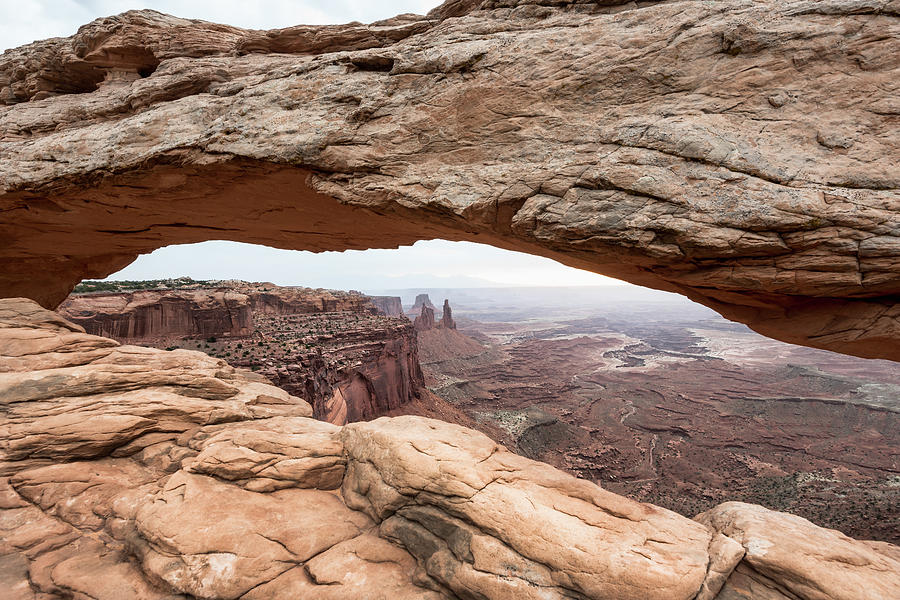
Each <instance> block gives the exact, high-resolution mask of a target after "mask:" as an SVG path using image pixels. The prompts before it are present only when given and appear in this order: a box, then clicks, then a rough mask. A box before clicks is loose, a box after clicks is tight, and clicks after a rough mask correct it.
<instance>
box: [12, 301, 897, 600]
mask: <svg viewBox="0 0 900 600" xmlns="http://www.w3.org/2000/svg"><path fill="white" fill-rule="evenodd" d="M73 349H77V350H78V351H77V352H75V351H73ZM136 355H139V356H140V357H141V360H140V368H139V369H138V368H135V365H136V361H135V356H136ZM113 367H117V368H113ZM188 373H191V374H192V375H188ZM192 381H193V384H192ZM63 384H65V385H63ZM123 390H124V391H123ZM161 398H162V399H163V400H165V402H163V401H162V400H161ZM0 406H2V409H3V411H2V413H0V430H2V432H3V433H4V435H3V436H2V437H0V465H2V468H3V471H2V475H0V585H2V586H3V589H4V590H9V593H10V594H12V596H11V597H13V598H27V599H29V600H36V599H40V600H49V599H55V598H96V599H100V600H121V598H141V599H154V600H163V599H168V600H171V599H175V598H203V599H237V598H242V599H244V600H258V599H268V598H283V597H291V596H296V597H302V598H304V599H306V598H310V599H321V600H343V599H348V600H349V599H351V598H352V599H356V598H371V599H379V600H413V599H416V600H438V599H441V598H443V599H448V600H453V599H464V600H468V599H479V600H483V599H488V600H504V599H508V598H533V599H535V600H537V599H541V600H544V599H548V598H556V599H564V598H566V599H572V598H575V599H592V600H623V599H635V600H637V599H642V600H647V599H659V600H663V599H664V600H711V599H714V598H718V599H719V600H737V599H741V600H744V599H753V600H769V599H784V598H787V599H790V600H796V599H797V598H800V599H802V600H826V599H827V600H863V599H867V600H873V599H876V600H887V599H889V598H890V599H893V598H896V597H898V595H900V575H898V574H900V549H898V548H897V547H895V546H891V545H888V544H883V543H872V542H860V541H856V540H852V539H850V538H847V537H846V536H843V535H841V534H839V533H838V532H835V531H831V530H826V529H822V528H819V527H817V526H815V525H813V524H812V523H810V522H808V521H806V520H804V519H800V518H798V517H794V516H792V515H787V514H783V513H776V512H772V511H768V510H766V509H763V508H761V507H758V506H753V505H744V504H739V503H726V504H723V505H721V506H719V507H717V508H716V509H714V510H712V511H709V512H707V513H704V514H703V515H700V516H698V517H697V519H696V520H690V519H687V518H685V517H682V516H680V515H678V514H676V513H673V512H670V511H668V510H665V509H662V508H659V507H655V506H652V505H648V504H641V503H638V502H635V501H633V500H629V499H627V498H624V497H621V496H617V495H616V494H613V493H610V492H607V491H605V490H603V489H602V488H600V487H598V486H596V485H594V484H592V483H589V482H587V481H583V480H579V479H576V478H574V477H572V476H570V475H567V474H565V473H563V472H561V471H558V470H556V469H554V468H552V467H550V466H548V465H546V464H543V463H539V462H536V461H532V460H529V459H526V458H523V457H521V456H517V455H514V454H512V453H510V452H508V451H507V450H506V449H505V448H503V447H502V446H499V445H497V444H496V443H494V442H493V441H491V440H490V439H489V438H487V437H486V436H484V435H482V434H480V433H478V432H475V431H473V430H470V429H466V428H464V427H461V426H458V425H451V424H448V423H444V422H441V421H436V420H432V419H426V418H422V417H411V416H406V417H396V418H386V417H383V418H380V419H377V420H375V421H371V422H367V423H354V424H350V425H346V426H344V427H338V426H335V425H331V424H328V423H323V422H320V421H316V420H313V419H310V418H309V416H308V415H309V414H310V411H311V409H310V407H309V405H308V404H307V403H305V402H304V401H302V400H300V399H298V398H293V397H291V396H289V395H288V394H287V393H286V392H283V391H282V390H279V389H278V388H275V387H273V386H271V385H268V384H265V383H263V382H261V381H258V380H257V379H256V378H255V376H254V375H253V374H252V373H250V372H244V371H240V370H235V369H233V368H231V367H229V366H228V365H227V364H225V363H224V362H223V361H219V360H215V359H212V358H210V357H208V356H205V355H203V354H201V353H198V352H189V351H172V352H166V351H162V350H152V349H146V348H144V349H142V348H138V347H131V346H119V345H117V344H116V343H115V342H113V341H111V340H108V339H105V338H101V337H97V336H91V335H88V334H85V333H83V332H81V331H79V328H78V326H76V325H73V324H71V323H67V322H66V321H64V320H62V319H60V318H59V317H58V316H57V315H55V314H54V313H52V312H50V311H47V310H45V309H42V308H41V307H39V306H38V305H37V304H36V303H35V302H33V301H31V300H26V299H4V300H0ZM71 415H75V416H71ZM63 417H66V418H64V419H63ZM76 417H77V418H76ZM54 419H57V420H54ZM58 419H63V420H62V421H58ZM136 423H137V425H136Z"/></svg>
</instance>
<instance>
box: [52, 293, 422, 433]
mask: <svg viewBox="0 0 900 600" xmlns="http://www.w3.org/2000/svg"><path fill="white" fill-rule="evenodd" d="M119 285H120V286H124V287H127V288H136V287H137V282H124V283H122V284H119ZM188 285H189V287H188V288H187V289H184V288H183V289H176V290H172V289H151V290H135V291H128V292H111V293H89V294H73V295H71V296H70V297H69V298H68V299H66V301H65V302H63V303H62V305H60V307H59V312H60V314H61V315H63V316H64V317H66V318H67V319H70V320H71V321H72V322H74V323H77V324H79V325H80V326H81V327H83V328H84V329H85V331H87V332H88V333H91V334H93V335H99V336H107V337H111V338H113V339H115V340H117V341H119V342H130V343H139V344H141V345H145V346H153V347H157V348H164V349H168V350H175V349H177V348H190V349H197V350H201V349H202V350H203V351H205V352H206V353H207V354H210V355H212V356H215V357H219V358H223V359H225V360H226V361H228V363H229V364H231V365H233V366H236V367H243V368H247V369H251V370H253V371H256V372H258V373H259V374H260V375H262V376H264V377H266V379H267V380H268V381H270V382H272V383H274V384H275V385H277V386H278V387H280V388H282V389H284V390H286V391H288V392H290V393H291V394H293V395H295V396H298V397H300V398H303V399H304V400H306V401H307V402H309V404H310V405H311V406H312V408H313V416H314V417H315V418H317V419H322V420H325V421H328V422H330V423H334V424H337V425H344V424H346V423H349V422H353V421H361V420H367V419H372V418H374V417H377V416H381V415H384V414H387V413H388V412H390V411H391V410H394V409H399V408H400V407H401V406H403V405H405V404H408V403H413V402H415V401H417V400H418V401H420V402H418V404H424V405H426V406H433V405H435V404H439V403H440V400H439V399H437V398H433V397H432V396H431V394H430V393H429V392H428V390H426V389H425V385H424V380H423V376H422V371H421V368H420V366H419V359H418V349H417V339H416V335H415V330H414V327H413V325H412V324H411V323H410V322H409V321H408V320H407V319H406V318H405V317H403V316H402V312H401V313H400V317H399V318H398V317H396V316H389V315H386V314H384V312H383V311H382V310H381V309H379V308H378V305H381V306H385V307H386V308H387V309H388V310H391V311H392V312H394V313H396V312H397V307H398V306H400V299H399V298H395V297H394V298H390V297H378V298H375V299H373V298H370V297H369V296H365V295H363V294H360V293H358V292H341V291H336V290H321V289H318V290H313V289H308V288H300V287H281V286H276V285H274V284H271V283H248V282H243V281H222V282H204V283H203V284H193V283H192V282H190V280H188Z"/></svg>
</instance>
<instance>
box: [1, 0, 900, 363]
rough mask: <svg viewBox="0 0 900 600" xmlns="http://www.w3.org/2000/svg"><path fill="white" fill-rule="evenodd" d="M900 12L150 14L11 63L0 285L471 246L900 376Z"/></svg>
mask: <svg viewBox="0 0 900 600" xmlns="http://www.w3.org/2000/svg"><path fill="white" fill-rule="evenodd" d="M898 14H900V11H898V9H897V3H896V1H889V0H866V1H853V2H848V1H846V0H821V1H817V2H808V1H806V0H789V1H776V0H764V1H760V2H745V1H743V0H723V1H721V2H702V1H698V0H689V1H684V2H668V1H661V2H654V1H648V2H625V1H624V0H605V1H603V2H581V1H573V2H557V1H552V2H551V1H549V0H548V1H544V0H503V1H499V0H451V1H449V2H446V3H444V4H443V5H441V6H440V7H438V8H436V9H434V10H433V11H431V12H430V13H429V14H428V15H427V16H417V15H401V16H399V17H395V18H393V19H388V20H385V21H379V22H377V23H372V24H370V25H362V24H357V23H353V24H348V25H329V26H321V27H314V26H296V27H288V28H285V29H278V30H273V31H268V32H262V31H250V30H243V29H239V28H235V27H229V26H224V25H215V24H211V23H206V22H202V21H195V20H188V19H180V18H176V17H171V16H168V15H163V14H160V13H157V12H154V11H132V12H127V13H124V14H121V15H118V16H114V17H107V18H103V19H98V20H96V21H93V22H92V23H89V24H88V25H85V26H84V27H82V28H80V29H79V30H78V32H77V33H76V34H75V35H74V36H71V37H69V38H54V39H51V40H45V41H41V42H35V43H33V44H29V45H27V46H23V47H21V48H16V49H13V50H9V51H7V52H5V53H4V54H3V55H2V56H0V144H2V152H0V212H2V214H3V215H4V216H3V220H2V222H0V239H3V240H4V241H5V243H4V244H3V246H2V247H0V265H2V267H0V296H4V297H11V296H25V297H29V298H33V299H36V300H38V301H39V302H40V303H41V304H42V305H43V306H45V307H55V306H56V305H58V304H59V303H60V302H61V301H62V300H63V299H64V298H65V297H66V295H67V294H68V292H69V291H70V290H71V289H72V287H73V286H74V285H75V284H76V283H77V282H78V281H80V280H81V279H84V278H87V277H100V276H105V275H108V274H110V273H113V272H115V271H117V270H119V269H120V268H122V267H123V266H125V265H127V264H128V263H130V262H131V261H133V260H134V259H135V257H137V256H138V255H139V254H142V253H146V252H150V251H152V250H154V249H156V248H159V247H162V246H165V245H168V244H178V243H189V242H199V241H202V240H209V239H229V240H238V241H244V242H250V243H257V244H267V245H270V246H277V247H281V248H294V249H307V250H344V249H363V248H385V247H396V246H397V245H400V244H409V243H412V242H414V241H416V240H419V239H432V238H443V239H448V240H470V241H477V242H483V243H488V244H493V245H496V246H499V247H502V248H508V249H513V250H520V251H523V252H529V253H533V254H538V255H542V256H547V257H550V258H553V259H555V260H558V261H560V262H562V263H564V264H567V265H571V266H574V267H578V268H583V269H588V270H592V271H595V272H598V273H603V274H606V275H610V276H613V277H617V278H620V279H624V280H626V281H630V282H633V283H636V284H639V285H644V286H649V287H653V288H657V289H662V290H668V291H673V292H677V293H680V294H684V295H686V296H688V297H689V298H691V299H693V300H695V301H697V302H700V303H703V304H705V305H707V306H709V307H712V308H714V309H715V310H717V311H719V312H720V313H721V314H723V315H725V316H726V317H728V318H730V319H734V320H737V321H740V322H743V323H746V324H748V325H749V326H750V327H752V328H753V329H755V330H756V331H758V332H760V333H763V334H765V335H769V336H771V337H775V338H777V339H780V340H784V341H788V342H793V343H798V344H805V345H809V346H815V347H818V348H826V349H830V350H835V351H838V352H845V353H849V354H855V355H858V356H864V357H881V358H890V359H894V360H900V343H898V340H900V302H898V296H900V268H898V265H900V232H898V229H897V223H898V222H900V218H898V215H900V192H898V190H900V170H898V169H897V168H896V166H897V164H900V120H898V119H897V115H898V110H900V109H898V107H897V101H896V98H897V97H898V96H900V66H898V63H897V60H896V57H897V56H900V20H898V18H897V15H898Z"/></svg>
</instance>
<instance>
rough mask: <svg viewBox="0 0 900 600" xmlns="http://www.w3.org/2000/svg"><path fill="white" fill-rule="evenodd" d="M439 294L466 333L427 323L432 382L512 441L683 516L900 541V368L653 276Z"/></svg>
mask: <svg viewBox="0 0 900 600" xmlns="http://www.w3.org/2000/svg"><path fill="white" fill-rule="evenodd" d="M431 294H432V296H433V297H441V298H443V297H449V298H450V301H451V303H452V304H453V307H454V311H455V312H454V315H455V316H456V320H457V323H458V324H459V332H460V333H463V334H466V335H465V336H459V335H458V336H456V337H454V338H448V337H446V336H444V337H441V336H440V335H438V336H436V337H428V336H423V335H421V334H420V336H419V354H420V359H421V362H422V367H423V370H424V372H425V377H426V384H427V385H428V386H429V388H430V389H431V390H432V391H433V392H435V393H436V394H437V395H439V396H441V397H442V398H444V399H445V400H447V401H449V402H451V403H452V404H454V405H455V406H456V407H458V408H460V409H461V410H462V411H463V412H464V413H466V414H467V415H469V416H470V417H472V418H473V419H474V420H476V421H477V422H478V423H480V425H481V426H482V427H483V428H484V430H485V431H487V432H488V433H489V434H491V433H493V435H494V436H495V437H498V434H497V429H498V428H499V429H500V430H501V431H500V434H499V439H500V441H501V442H503V443H505V444H507V445H509V446H510V448H512V449H515V450H516V451H517V452H519V453H521V454H523V455H525V456H528V457H530V458H535V459H539V460H542V461H545V462H548V463H550V464H552V465H554V466H556V467H558V468H561V469H564V470H566V471H569V472H571V473H574V474H575V475H577V476H579V477H582V478H585V479H589V480H592V481H595V482H597V483H600V484H601V485H602V486H603V487H604V488H607V489H610V490H612V491H616V492H618V493H621V494H624V495H627V496H629V497H632V498H635V499H638V500H641V501H645V502H652V503H654V504H658V505H661V506H665V507H667V508H670V509H672V510H675V511H677V512H680V513H681V514H684V515H694V514H697V513H698V512H701V511H703V510H707V509H709V508H710V507H712V506H714V505H716V504H718V503H720V502H723V501H727V500H741V501H746V502H752V503H757V504H761V505H763V506H767V507H769V508H773V509H776V510H782V511H787V512H791V513H794V514H798V515H801V516H804V517H806V518H808V519H810V520H812V521H813V522H815V523H818V524H820V525H823V526H827V527H832V528H835V529H838V530H840V531H843V532H844V533H847V534H848V535H851V536H853V537H857V538H864V539H878V540H884V541H889V542H892V543H895V544H896V543H898V542H900V418H898V412H900V365H898V364H896V363H893V362H889V361H878V360H865V359H856V358H852V357H848V356H844V355H839V354H835V353H831V352H826V351H819V350H813V349H809V348H805V347H799V346H793V345H789V344H784V343H781V342H776V341H773V340H771V339H767V338H764V337H762V336H759V335H757V334H755V333H753V332H751V331H750V330H749V329H747V328H746V327H744V326H742V325H739V324H735V323H732V322H729V321H726V320H725V319H722V318H721V317H719V316H718V315H717V314H715V313H714V312H712V311H710V310H707V309H705V308H703V307H700V306H698V305H695V304H691V303H689V302H688V301H686V300H683V299H681V298H678V297H675V296H672V295H669V294H663V293H653V292H648V291H647V290H642V291H641V296H639V297H637V296H635V295H634V293H633V292H630V291H629V290H628V289H627V288H613V287H611V288H583V289H555V290H554V289H469V290H431ZM404 300H407V299H406V298H404ZM407 301H408V300H407ZM426 333H429V334H433V333H435V332H426ZM454 333H456V332H454ZM475 340H477V341H478V343H477V344H476V343H475ZM489 430H491V431H489Z"/></svg>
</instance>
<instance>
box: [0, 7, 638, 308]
mask: <svg viewBox="0 0 900 600" xmlns="http://www.w3.org/2000/svg"><path fill="white" fill-rule="evenodd" d="M439 3H440V2H437V1H433V0H384V1H379V0H258V1H253V0H190V1H185V0H143V1H142V2H141V1H138V2H134V1H130V0H81V1H77V0H0V7H2V10H0V49H4V50H5V49H7V48H14V47H17V46H21V45H23V44H27V43H30V42H32V41H35V40H40V39H45V38H48V37H62V36H70V35H72V34H74V33H75V31H76V30H77V29H78V27H79V26H81V25H83V24H85V23H88V22H89V21H92V20H93V19H96V18H98V17H105V16H109V15H114V14H117V13H121V12H124V11H126V10H132V9H139V8H152V9H154V10H158V11H161V12H165V13H169V14H173V15H176V16H179V17H187V18H193V19H203V20H206V21H214V22H218V23H227V24H229V25H235V26H238V27H246V28H251V29H275V28H279V27H288V26H291V25H299V24H326V23H346V22H349V21H362V22H371V21H375V20H378V19H385V18H388V17H392V16H394V15H397V14H400V13H407V12H412V13H419V14H424V13H426V12H428V11H429V10H430V9H432V8H434V7H435V6H437V5H438V4H439ZM182 275H187V276H190V277H193V278H195V279H231V278H234V279H245V280H250V281H271V282H273V283H277V284H281V285H306V286H311V287H327V288H336V289H360V290H379V289H393V288H407V287H474V286H479V285H497V284H500V285H611V284H620V283H621V282H618V281H615V280H613V279H609V278H606V277H602V276H600V275H595V274H593V273H587V272H585V271H579V270H576V269H572V268H569V267H564V266H562V265H560V264H558V263H556V262H554V261H551V260H548V259H545V258H539V257H534V256H529V255H525V254H519V253H515V252H508V251H506V250H499V249H497V248H492V247H489V246H483V245H480V244H471V243H467V242H447V241H443V240H432V241H423V242H418V243H417V244H415V245H414V246H411V247H404V248H400V249H398V250H367V251H365V252H358V251H348V252H343V253H340V252H325V253H322V254H313V253H310V252H295V251H287V250H276V249H274V248H266V247H262V246H251V245H248V244H237V243H234V242H223V241H216V242H205V243H203V244H191V245H183V246H169V247H166V248H161V249H159V250H157V251H156V252H153V253H152V254H149V255H146V256H142V257H140V258H139V259H138V260H137V261H135V262H134V263H132V264H131V265H129V266H128V267H126V268H125V269H124V270H123V271H120V272H119V273H117V274H115V275H113V276H112V277H111V278H113V279H157V278H165V277H179V276H182Z"/></svg>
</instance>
